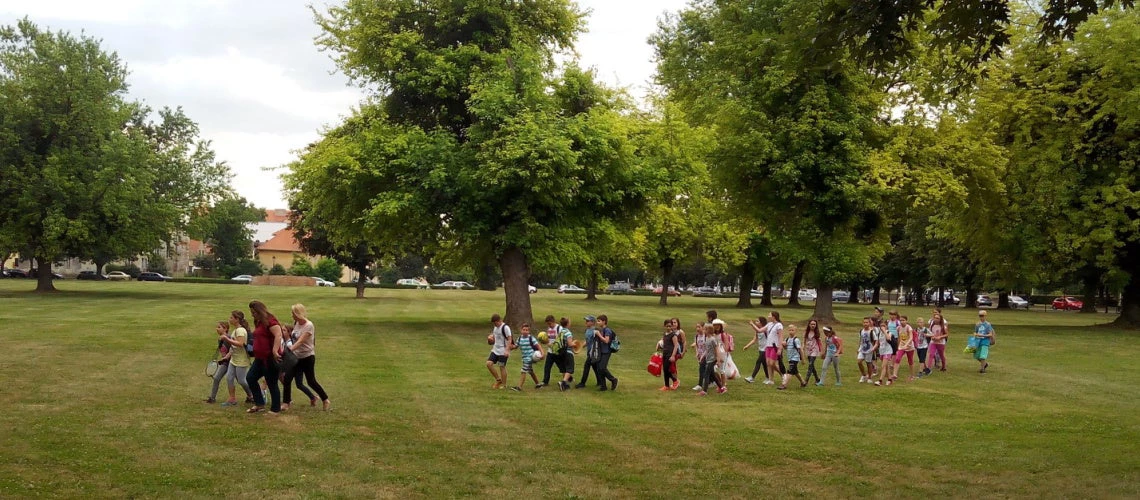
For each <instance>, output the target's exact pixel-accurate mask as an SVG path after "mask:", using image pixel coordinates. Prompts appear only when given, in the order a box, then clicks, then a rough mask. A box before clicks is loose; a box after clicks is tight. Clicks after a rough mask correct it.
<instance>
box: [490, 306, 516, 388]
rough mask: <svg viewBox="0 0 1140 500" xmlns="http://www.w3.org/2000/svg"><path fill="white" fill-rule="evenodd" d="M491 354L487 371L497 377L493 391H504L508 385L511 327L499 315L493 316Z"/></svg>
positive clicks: (492, 386) (492, 385)
mask: <svg viewBox="0 0 1140 500" xmlns="http://www.w3.org/2000/svg"><path fill="white" fill-rule="evenodd" d="M489 337H490V338H489V339H488V340H490V341H491V346H492V347H491V354H490V355H488V356H487V371H489V372H491V376H492V377H495V383H494V384H491V388H492V389H502V388H503V387H505V386H506V385H507V357H508V356H510V355H511V347H510V346H511V327H509V326H507V324H506V323H503V318H502V317H501V316H499V315H498V314H492V315H491V335H490V336H489Z"/></svg>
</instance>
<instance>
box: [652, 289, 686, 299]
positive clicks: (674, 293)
mask: <svg viewBox="0 0 1140 500" xmlns="http://www.w3.org/2000/svg"><path fill="white" fill-rule="evenodd" d="M653 295H661V287H657V288H654V289H653ZM669 296H670V297H680V296H681V292H678V291H677V289H676V288H673V287H669Z"/></svg>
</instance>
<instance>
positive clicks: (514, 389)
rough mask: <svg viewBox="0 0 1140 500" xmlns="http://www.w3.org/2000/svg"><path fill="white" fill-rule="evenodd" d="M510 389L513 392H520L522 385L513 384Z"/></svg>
mask: <svg viewBox="0 0 1140 500" xmlns="http://www.w3.org/2000/svg"><path fill="white" fill-rule="evenodd" d="M511 390H512V391H515V392H522V387H519V386H517V385H516V386H514V387H511Z"/></svg>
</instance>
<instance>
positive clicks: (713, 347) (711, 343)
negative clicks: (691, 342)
mask: <svg viewBox="0 0 1140 500" xmlns="http://www.w3.org/2000/svg"><path fill="white" fill-rule="evenodd" d="M718 321H719V322H720V324H721V325H723V324H724V322H723V321H721V320H720V319H714V320H713V324H714V325H715V324H716V323H717V322H718ZM710 333H711V334H710ZM705 334H706V336H707V338H706V340H705V349H707V352H706V353H705V384H704V385H703V386H702V387H701V392H698V393H697V395H698V396H704V395H705V394H708V390H709V382H710V381H711V382H716V387H717V389H716V392H718V393H721V394H724V393H725V392H726V391H728V388H726V387H725V386H724V374H723V371H724V362H725V359H726V358H727V356H728V351H726V350H725V347H724V341H723V340H721V338H720V335H717V334H716V331H715V330H713V331H712V332H708V331H707V329H706V332H705Z"/></svg>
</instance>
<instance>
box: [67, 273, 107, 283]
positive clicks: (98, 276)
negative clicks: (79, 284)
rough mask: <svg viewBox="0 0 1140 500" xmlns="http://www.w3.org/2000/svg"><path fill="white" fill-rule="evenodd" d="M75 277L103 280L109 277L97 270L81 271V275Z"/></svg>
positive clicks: (78, 278)
mask: <svg viewBox="0 0 1140 500" xmlns="http://www.w3.org/2000/svg"><path fill="white" fill-rule="evenodd" d="M75 279H77V280H92V281H102V280H105V279H107V277H106V276H104V275H102V274H99V273H97V272H95V271H79V275H78V276H76V277H75Z"/></svg>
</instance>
